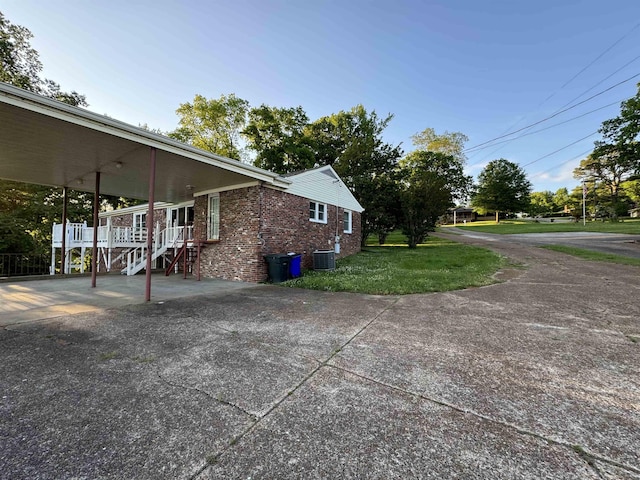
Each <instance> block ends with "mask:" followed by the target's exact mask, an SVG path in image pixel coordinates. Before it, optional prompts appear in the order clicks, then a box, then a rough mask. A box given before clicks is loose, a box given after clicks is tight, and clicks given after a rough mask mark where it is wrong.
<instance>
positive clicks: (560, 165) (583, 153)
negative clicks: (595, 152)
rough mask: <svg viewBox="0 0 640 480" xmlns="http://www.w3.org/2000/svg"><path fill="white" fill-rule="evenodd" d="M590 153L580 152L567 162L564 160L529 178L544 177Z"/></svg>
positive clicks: (587, 151)
mask: <svg viewBox="0 0 640 480" xmlns="http://www.w3.org/2000/svg"><path fill="white" fill-rule="evenodd" d="M590 152H591V149H589V150H586V151H584V152H582V153H581V154H579V155H576V156H575V157H573V158H570V159H569V160H565V161H564V162H562V163H559V164H558V165H555V166H553V167H551V168H549V169H547V170H543V171H542V172H538V173H535V174H533V175H531V178H535V177H539V176H540V175H544V174H545V173H549V172H551V171H553V170H556V169H557V168H560V167H562V166H563V165H566V164H567V163H569V162H573V161H575V160H577V159H578V158H580V157H584V156H585V155H586V154H588V153H590Z"/></svg>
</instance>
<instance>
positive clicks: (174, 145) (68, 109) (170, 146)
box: [0, 82, 291, 188]
mask: <svg viewBox="0 0 640 480" xmlns="http://www.w3.org/2000/svg"><path fill="white" fill-rule="evenodd" d="M0 101H2V102H4V103H7V104H9V105H13V106H15V107H19V108H24V109H26V110H30V111H32V112H35V113H39V114H42V115H45V116H48V117H53V118H56V119H58V120H62V121H65V122H69V123H71V124H74V125H78V126H82V127H86V128H88V129H91V130H96V131H99V132H102V133H107V134H109V135H113V136H115V137H118V138H122V139H125V140H130V141H132V142H135V143H139V144H143V145H146V146H148V147H155V148H157V149H160V150H163V151H165V152H169V153H173V154H175V155H179V156H182V157H186V158H190V159H192V160H195V161H199V162H202V163H207V164H209V165H212V166H216V167H219V168H222V169H225V170H229V171H231V172H234V173H238V174H241V175H245V176H249V177H252V178H255V179H256V180H261V181H263V182H268V183H271V184H273V185H277V186H279V187H282V188H287V186H288V185H289V184H290V183H291V182H290V181H289V180H287V179H285V178H283V177H281V176H280V175H278V174H276V173H273V172H269V171H267V170H263V169H261V168H258V167H254V166H253V165H247V164H244V163H241V162H240V161H238V160H233V159H230V158H226V157H222V156H220V155H215V154H213V153H209V152H205V151H203V150H199V149H197V148H195V147H192V146H190V145H186V144H183V143H181V142H178V141H177V140H173V139H172V138H169V137H165V136H163V135H158V134H157V133H153V132H149V131H147V130H144V129H141V128H138V127H134V126H132V125H129V124H127V123H124V122H121V121H119V120H114V119H112V118H109V117H107V116H105V115H100V114H97V113H94V112H91V111H89V110H85V109H82V108H79V107H74V106H71V105H67V104H65V103H62V102H59V101H57V100H53V99H50V98H47V97H43V96H41V95H37V94H35V93H32V92H28V91H26V90H22V89H21V88H17V87H14V86H12V85H8V84H5V83H2V82H0Z"/></svg>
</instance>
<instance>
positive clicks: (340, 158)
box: [305, 105, 402, 244]
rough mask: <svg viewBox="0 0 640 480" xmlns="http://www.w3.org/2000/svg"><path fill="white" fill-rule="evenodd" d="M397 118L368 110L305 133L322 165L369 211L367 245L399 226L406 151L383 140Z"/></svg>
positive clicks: (365, 225)
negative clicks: (399, 169) (400, 167)
mask: <svg viewBox="0 0 640 480" xmlns="http://www.w3.org/2000/svg"><path fill="white" fill-rule="evenodd" d="M392 118H393V115H391V114H389V115H387V116H386V117H383V118H380V117H378V115H377V114H376V112H375V111H372V112H371V113H369V112H367V110H366V109H365V108H364V106H362V105H357V106H355V107H353V108H352V109H351V110H349V111H340V112H338V113H335V114H332V115H330V116H328V117H322V118H320V119H318V120H316V121H315V122H313V123H312V124H310V125H308V126H307V127H306V128H305V134H306V135H307V137H309V138H312V139H313V142H312V146H313V150H314V157H315V164H316V165H332V166H333V168H334V169H335V170H336V172H337V173H338V175H340V177H341V178H342V180H343V181H344V182H345V184H346V185H347V186H348V187H349V189H350V190H351V191H352V192H353V194H354V195H355V197H356V198H357V199H358V201H359V202H360V204H361V205H362V206H363V207H364V212H363V214H362V242H363V244H364V242H365V241H366V239H367V237H368V236H369V235H370V234H377V235H378V236H379V237H384V236H385V235H386V234H387V233H388V232H389V231H391V230H393V228H394V227H395V225H396V223H397V218H396V217H397V197H396V195H397V191H396V189H395V185H396V179H395V175H396V166H397V162H398V159H399V158H400V157H401V156H402V150H401V148H400V146H392V145H390V144H388V143H386V142H384V141H383V140H382V133H383V131H384V130H385V128H386V127H387V126H388V124H389V122H390V121H391V119H392Z"/></svg>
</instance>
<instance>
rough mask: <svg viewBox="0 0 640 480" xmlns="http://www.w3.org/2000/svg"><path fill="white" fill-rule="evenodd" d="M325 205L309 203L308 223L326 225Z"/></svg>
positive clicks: (326, 210)
mask: <svg viewBox="0 0 640 480" xmlns="http://www.w3.org/2000/svg"><path fill="white" fill-rule="evenodd" d="M327 212H328V209H327V204H326V203H320V202H314V201H312V200H310V201H309V221H310V222H316V223H327Z"/></svg>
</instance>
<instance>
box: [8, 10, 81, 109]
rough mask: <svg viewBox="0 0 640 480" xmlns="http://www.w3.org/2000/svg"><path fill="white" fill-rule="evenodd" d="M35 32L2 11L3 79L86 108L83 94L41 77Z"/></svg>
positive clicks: (25, 88) (11, 83)
mask: <svg viewBox="0 0 640 480" xmlns="http://www.w3.org/2000/svg"><path fill="white" fill-rule="evenodd" d="M32 38H33V34H32V33H31V31H30V30H29V29H28V28H26V27H23V26H20V25H14V24H12V23H11V22H10V21H9V20H7V19H6V17H5V16H4V15H3V14H2V12H0V82H4V83H8V84H10V85H14V86H16V87H20V88H22V89H24V90H29V91H30V92H34V93H37V94H40V95H44V96H46V97H50V98H55V99H56V100H59V101H61V102H64V103H68V104H69V105H75V106H81V107H86V106H87V101H86V99H85V97H84V95H80V94H79V93H77V92H75V91H72V92H63V91H62V90H61V88H60V85H58V84H57V83H56V82H54V81H53V80H49V79H46V78H40V72H41V71H42V62H40V56H39V55H38V52H37V51H36V50H35V49H34V48H33V47H32V46H31V43H30V42H31V39H32Z"/></svg>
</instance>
